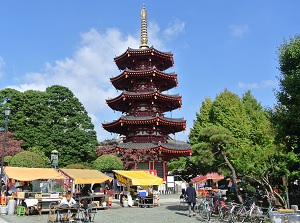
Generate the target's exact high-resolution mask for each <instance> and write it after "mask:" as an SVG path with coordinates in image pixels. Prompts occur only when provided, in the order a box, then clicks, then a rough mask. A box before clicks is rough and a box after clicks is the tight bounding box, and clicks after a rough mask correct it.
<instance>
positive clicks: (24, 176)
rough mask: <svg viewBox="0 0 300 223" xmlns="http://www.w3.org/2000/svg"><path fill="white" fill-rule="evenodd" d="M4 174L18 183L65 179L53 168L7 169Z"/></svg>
mask: <svg viewBox="0 0 300 223" xmlns="http://www.w3.org/2000/svg"><path fill="white" fill-rule="evenodd" d="M4 172H5V174H6V176H7V178H9V179H15V180H18V181H33V180H40V179H64V177H63V176H62V175H61V174H60V173H59V172H57V171H56V170H55V169H52V168H26V167H5V169H4Z"/></svg>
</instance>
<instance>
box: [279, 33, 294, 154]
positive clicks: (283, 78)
mask: <svg viewBox="0 0 300 223" xmlns="http://www.w3.org/2000/svg"><path fill="white" fill-rule="evenodd" d="M278 59H279V70H280V72H281V74H280V76H279V77H278V80H279V90H278V91H276V98H277V101H278V104H277V105H276V106H275V108H274V110H273V122H274V124H275V125H276V128H277V130H278V136H277V141H278V142H279V143H284V144H285V145H286V148H287V150H288V151H294V152H295V153H297V154H299V153H300V112H299V111H300V35H296V36H295V37H291V38H290V39H289V41H287V40H284V42H283V44H281V46H279V47H278Z"/></svg>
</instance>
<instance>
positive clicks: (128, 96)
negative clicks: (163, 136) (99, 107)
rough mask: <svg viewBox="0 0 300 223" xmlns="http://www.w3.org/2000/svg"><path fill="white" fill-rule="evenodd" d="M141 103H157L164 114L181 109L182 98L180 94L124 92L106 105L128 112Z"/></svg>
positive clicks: (109, 100)
mask: <svg viewBox="0 0 300 223" xmlns="http://www.w3.org/2000/svg"><path fill="white" fill-rule="evenodd" d="M140 101H142V102H145V101H149V102H150V101H155V104H159V108H160V109H161V111H162V112H168V111H172V110H175V109H177V108H180V107H181V96H179V94H174V95H168V94H162V93H160V92H158V91H154V92H139V93H137V92H129V91H123V92H122V94H120V95H119V96H118V97H116V98H113V99H108V100H106V103H107V104H108V106H109V107H110V108H112V109H113V110H116V111H122V112H128V111H129V110H130V109H131V108H132V105H133V104H136V103H137V104H138V103H139V102H140ZM166 102H167V103H166Z"/></svg>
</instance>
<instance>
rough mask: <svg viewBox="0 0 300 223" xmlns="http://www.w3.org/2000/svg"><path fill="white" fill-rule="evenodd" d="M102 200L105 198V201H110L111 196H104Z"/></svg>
mask: <svg viewBox="0 0 300 223" xmlns="http://www.w3.org/2000/svg"><path fill="white" fill-rule="evenodd" d="M104 200H105V201H106V202H109V201H112V197H111V196H106V197H105V198H104Z"/></svg>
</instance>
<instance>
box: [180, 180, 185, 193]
mask: <svg viewBox="0 0 300 223" xmlns="http://www.w3.org/2000/svg"><path fill="white" fill-rule="evenodd" d="M185 190H186V182H185V180H182V183H181V194H182V195H185Z"/></svg>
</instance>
